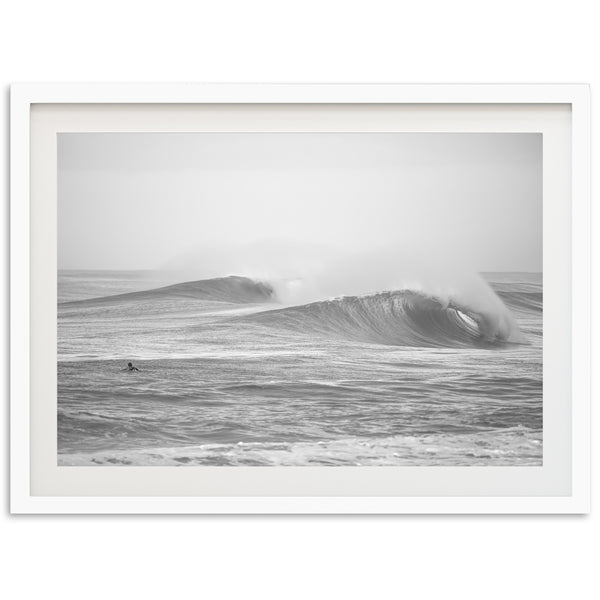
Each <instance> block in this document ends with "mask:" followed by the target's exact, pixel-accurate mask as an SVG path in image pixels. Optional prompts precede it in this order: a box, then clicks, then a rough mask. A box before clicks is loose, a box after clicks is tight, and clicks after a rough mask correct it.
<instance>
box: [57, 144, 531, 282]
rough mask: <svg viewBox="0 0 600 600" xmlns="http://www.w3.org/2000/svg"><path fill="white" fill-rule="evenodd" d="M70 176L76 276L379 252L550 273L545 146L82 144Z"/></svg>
mask: <svg viewBox="0 0 600 600" xmlns="http://www.w3.org/2000/svg"><path fill="white" fill-rule="evenodd" d="M58 175H59V179H58V192H59V193H58V213H59V214H58V216H59V230H58V234H59V235H58V264H59V268H61V269H155V268H165V267H166V268H185V269H190V268H191V267H194V266H195V267H197V268H198V270H199V273H198V275H199V276H200V275H207V276H208V275H210V276H214V275H219V274H221V275H225V274H230V273H231V272H233V271H235V270H239V271H241V270H244V269H243V268H242V267H246V271H248V268H251V267H248V265H249V264H251V263H252V261H253V260H254V261H255V262H256V263H257V264H258V263H261V265H262V266H263V267H264V265H265V263H268V262H269V261H272V262H273V263H279V264H280V266H281V264H282V263H285V264H288V265H289V266H290V269H291V271H293V265H294V264H295V263H296V262H297V261H301V260H302V257H305V258H307V260H308V259H309V258H310V257H312V258H311V259H312V260H319V257H323V256H325V255H326V254H327V253H332V254H336V255H360V254H362V253H369V252H372V251H373V250H374V249H376V250H378V251H383V252H387V253H390V254H391V255H392V256H393V255H394V253H398V254H403V255H404V256H406V255H414V256H415V257H419V256H421V255H426V256H428V257H429V258H430V259H433V260H435V257H436V256H438V255H439V256H444V257H446V258H447V257H448V256H451V257H452V259H453V260H460V261H467V262H469V263H470V265H471V266H472V267H473V268H474V269H476V270H480V271H503V270H505V271H511V270H526V271H541V268H542V136H541V135H540V134H522V133H518V134H504V133H491V134H448V133H442V134H423V133H418V134H401V133H390V134H371V133H367V134H293V133H291V134H248V133H243V134H139V133H133V134H115V133H107V134H95V133H94V134H88V133H84V134H78V133H69V134H59V136H58ZM236 265H239V269H237V268H236ZM265 268H268V265H267V266H266V267H265ZM200 271H202V273H201V272H200ZM220 271H223V272H220ZM240 274H248V273H247V272H246V273H240ZM290 274H292V273H290Z"/></svg>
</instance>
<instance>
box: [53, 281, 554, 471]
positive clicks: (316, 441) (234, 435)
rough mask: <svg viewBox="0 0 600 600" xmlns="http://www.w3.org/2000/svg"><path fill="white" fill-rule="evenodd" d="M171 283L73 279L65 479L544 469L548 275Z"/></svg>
mask: <svg viewBox="0 0 600 600" xmlns="http://www.w3.org/2000/svg"><path fill="white" fill-rule="evenodd" d="M174 277H175V276H174V275H173V274H168V275H167V274H164V273H159V272H125V271H59V286H58V293H59V297H58V366H57V368H58V464H59V465H64V466H67V465H104V466H107V465H115V466H118V465H171V466H201V465H213V466H226V465H232V466H248V465H256V466H282V465H289V466H335V465H342V466H372V465H384V466H385V465H387V466H389V465H397V466H430V465H431V466H433V465H438V466H440V465H449V466H494V465H498V466H511V465H514V466H522V465H541V464H542V458H543V443H542V442H543V435H542V434H543V431H542V340H543V337H542V306H543V295H542V277H541V274H540V273H486V274H482V275H474V276H470V277H468V278H465V277H461V278H456V277H453V276H448V277H446V278H444V277H439V276H436V277H422V278H421V279H419V280H417V279H416V277H415V276H414V274H410V276H408V277H405V278H400V279H398V278H396V279H394V280H385V281H384V280H381V279H375V278H371V279H369V278H366V279H364V278H363V280H362V281H361V282H360V285H354V286H352V285H348V278H347V277H340V278H338V280H334V278H331V277H329V278H328V279H327V280H326V281H322V280H321V281H320V280H317V279H315V280H313V281H310V280H308V279H306V278H304V279H302V278H298V279H293V278H273V279H268V278H260V277H259V278H256V277H247V276H245V275H230V276H225V277H213V278H208V279H201V280H190V281H178V280H176V279H175V280H174ZM129 361H133V363H134V365H135V366H137V367H138V368H139V369H140V370H139V372H129V371H127V370H124V369H125V367H126V365H127V362H129Z"/></svg>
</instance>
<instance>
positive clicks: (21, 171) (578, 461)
mask: <svg viewBox="0 0 600 600" xmlns="http://www.w3.org/2000/svg"><path fill="white" fill-rule="evenodd" d="M44 103H46V104H65V105H68V104H90V103H92V104H197V103H210V104H253V103H257V104H287V103H294V104H330V103H331V104H388V103H389V104H456V103H460V104H528V103H532V104H570V105H571V115H572V130H571V131H572V146H571V155H572V181H571V185H572V203H571V211H572V240H571V244H572V247H571V250H572V254H571V259H572V262H571V275H572V314H571V317H572V321H571V325H572V355H571V357H572V453H571V473H572V487H571V494H570V495H569V496H561V497H556V496H535V497H533V496H531V497H525V496H519V497H497V496H494V497H492V496H477V497H469V496H461V497H456V496H436V497H433V496H427V497H414V496H413V497H409V496H402V497H383V496H377V497H350V496H336V497H333V496H319V497H309V496H306V497H299V496H293V497H292V496H277V497H274V496H269V497H258V496H255V497H251V496H246V497H241V496H238V497H233V496H226V497H208V496H203V497H198V496H195V497H190V496H183V497H181V496H177V497H175V496H168V497H167V496H161V497H156V496H152V497H150V496H142V497H140V496H120V497H109V496H106V497H105V496H102V497H91V496H85V497H84V496H62V497H58V496H33V495H32V494H31V487H30V484H31V481H30V466H31V465H30V458H31V457H30V443H31V435H30V418H31V415H30V410H29V402H28V399H29V395H30V376H31V373H30V362H29V361H30V334H31V331H30V322H29V319H30V315H29V298H30V279H31V277H34V276H35V274H34V273H32V272H31V268H30V243H31V239H30V218H31V215H30V210H29V208H30V207H29V197H30V156H31V150H32V148H31V146H30V133H31V130H30V125H31V122H30V116H31V108H32V105H34V104H44ZM589 217H590V99H589V88H588V86H586V85H388V84H383V85H354V84H348V85H327V84H323V85H295V84H289V85H287V84H286V85H229V84H227V85H221V84H214V85H202V84H199V85H183V84H181V85H179V84H164V85H163V84H157V85H154V84H135V85H130V84H110V85H104V84H56V85H55V84H19V85H14V86H12V88H11V512H13V513H499V512H502V513H584V512H588V511H589V506H590V375H591V370H590V367H591V365H590V218H589ZM24 399H25V401H24ZM95 468H96V467H95ZM163 468H166V467H163Z"/></svg>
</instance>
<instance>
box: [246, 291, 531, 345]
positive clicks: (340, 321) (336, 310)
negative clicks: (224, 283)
mask: <svg viewBox="0 0 600 600" xmlns="http://www.w3.org/2000/svg"><path fill="white" fill-rule="evenodd" d="M241 318H243V319H244V320H249V321H252V322H254V323H260V324H262V325H266V326H269V327H273V328H284V329H287V330H293V331H297V332H301V333H306V332H311V333H317V334H321V335H324V336H335V337H338V338H340V337H341V338H346V339H351V340H357V341H362V342H367V343H376V344H386V345H394V346H413V347H439V348H452V347H482V346H483V347H492V346H497V345H501V344H506V343H524V342H525V338H524V336H523V334H522V333H521V331H520V330H519V327H518V325H517V323H516V321H515V319H514V317H513V316H512V314H511V313H510V311H509V310H508V309H506V307H504V305H503V304H502V302H500V301H499V300H498V304H495V305H494V307H493V310H488V311H485V310H481V309H476V308H474V307H473V306H469V305H468V304H459V303H457V302H455V301H447V300H445V299H442V298H439V297H436V296H433V295H428V294H425V293H423V292H418V291H411V290H400V291H394V292H383V293H378V294H372V295H366V296H345V297H341V298H335V299H332V300H324V301H318V302H311V303H309V304H303V305H299V306H290V307H286V308H281V309H275V310H268V311H263V312H260V313H255V314H253V315H249V316H245V317H241Z"/></svg>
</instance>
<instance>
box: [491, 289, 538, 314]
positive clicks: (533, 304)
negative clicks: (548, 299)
mask: <svg viewBox="0 0 600 600" xmlns="http://www.w3.org/2000/svg"><path fill="white" fill-rule="evenodd" d="M496 294H498V296H499V297H500V299H501V300H502V301H503V302H504V303H505V304H506V305H507V306H508V307H509V308H510V309H511V310H516V311H520V312H529V311H541V310H542V308H543V304H544V297H543V294H542V292H506V291H499V292H496Z"/></svg>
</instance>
